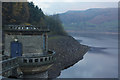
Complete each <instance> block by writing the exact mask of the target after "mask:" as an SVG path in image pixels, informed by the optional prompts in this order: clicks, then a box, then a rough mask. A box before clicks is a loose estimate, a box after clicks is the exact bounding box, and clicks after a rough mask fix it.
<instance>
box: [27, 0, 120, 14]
mask: <svg viewBox="0 0 120 80" xmlns="http://www.w3.org/2000/svg"><path fill="white" fill-rule="evenodd" d="M28 1H29V2H31V1H32V2H34V4H35V5H37V6H38V7H40V8H42V10H43V12H44V13H45V14H48V15H51V14H57V13H63V12H66V11H69V10H86V9H89V8H115V7H118V1H119V0H28ZM100 1H101V2H100Z"/></svg>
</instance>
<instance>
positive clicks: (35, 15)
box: [2, 2, 67, 35]
mask: <svg viewBox="0 0 120 80" xmlns="http://www.w3.org/2000/svg"><path fill="white" fill-rule="evenodd" d="M2 14H3V15H2V17H3V18H2V21H3V26H4V25H21V24H24V25H35V26H37V27H46V26H47V27H49V28H50V31H51V32H50V35H67V33H66V32H65V31H64V29H63V26H62V23H61V21H60V19H59V15H53V16H47V15H45V14H44V13H43V11H42V10H41V8H38V6H35V5H34V4H33V2H31V3H28V2H4V3H3V4H2Z"/></svg>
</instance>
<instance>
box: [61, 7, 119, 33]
mask: <svg viewBox="0 0 120 80" xmlns="http://www.w3.org/2000/svg"><path fill="white" fill-rule="evenodd" d="M59 16H60V19H61V21H62V22H63V25H64V27H65V29H66V30H83V31H107V32H108V31H109V32H116V31H117V27H118V9H117V8H93V9H88V10H84V11H68V12H66V13H62V14H59Z"/></svg>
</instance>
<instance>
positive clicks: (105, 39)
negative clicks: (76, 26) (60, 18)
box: [58, 34, 118, 78]
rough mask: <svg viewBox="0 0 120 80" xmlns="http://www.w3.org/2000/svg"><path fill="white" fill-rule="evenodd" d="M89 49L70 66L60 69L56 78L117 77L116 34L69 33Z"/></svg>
mask: <svg viewBox="0 0 120 80" xmlns="http://www.w3.org/2000/svg"><path fill="white" fill-rule="evenodd" d="M70 35H72V36H73V37H74V38H75V39H76V40H78V41H79V42H80V43H81V44H84V45H88V46H90V47H91V49H90V50H89V51H88V52H87V53H86V54H85V55H84V58H83V60H80V61H79V62H77V63H76V64H75V65H73V66H72V67H70V68H68V69H65V70H63V71H61V75H60V76H59V77H58V78H118V37H117V35H115V34H114V35H113V34H112V35H108V34H102V35H93V34H91V35H90V34H89V35H88V36H84V35H80V34H70Z"/></svg>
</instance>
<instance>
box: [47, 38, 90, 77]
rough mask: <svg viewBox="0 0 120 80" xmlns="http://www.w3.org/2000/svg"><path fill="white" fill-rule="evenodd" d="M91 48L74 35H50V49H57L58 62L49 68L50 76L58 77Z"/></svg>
mask: <svg viewBox="0 0 120 80" xmlns="http://www.w3.org/2000/svg"><path fill="white" fill-rule="evenodd" d="M89 48H90V47H88V46H86V45H82V44H80V43H79V42H78V41H77V40H75V39H74V38H73V37H72V36H54V37H49V49H51V50H54V51H56V55H55V56H56V62H55V63H54V65H53V66H52V67H51V68H50V69H49V70H48V77H49V78H57V77H58V76H59V75H60V73H61V71H62V70H64V69H66V68H69V67H70V66H72V65H74V64H75V63H77V62H78V61H80V60H82V59H83V56H84V55H85V53H86V52H87V51H88V50H89Z"/></svg>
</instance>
